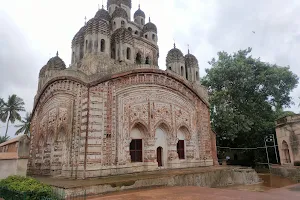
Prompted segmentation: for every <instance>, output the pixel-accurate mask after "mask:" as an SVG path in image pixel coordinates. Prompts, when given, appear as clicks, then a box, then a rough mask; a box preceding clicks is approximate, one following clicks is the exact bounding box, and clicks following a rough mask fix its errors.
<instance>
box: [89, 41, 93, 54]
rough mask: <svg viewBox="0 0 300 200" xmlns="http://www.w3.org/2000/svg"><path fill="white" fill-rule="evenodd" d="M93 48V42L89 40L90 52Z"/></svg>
mask: <svg viewBox="0 0 300 200" xmlns="http://www.w3.org/2000/svg"><path fill="white" fill-rule="evenodd" d="M92 48H93V42H92V41H90V42H89V53H91V52H92Z"/></svg>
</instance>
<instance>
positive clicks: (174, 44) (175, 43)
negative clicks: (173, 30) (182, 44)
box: [173, 39, 176, 49]
mask: <svg viewBox="0 0 300 200" xmlns="http://www.w3.org/2000/svg"><path fill="white" fill-rule="evenodd" d="M173 41H174V49H175V48H176V43H175V39H173Z"/></svg>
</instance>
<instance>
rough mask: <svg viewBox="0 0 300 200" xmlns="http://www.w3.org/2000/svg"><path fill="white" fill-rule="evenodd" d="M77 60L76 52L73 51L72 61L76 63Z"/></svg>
mask: <svg viewBox="0 0 300 200" xmlns="http://www.w3.org/2000/svg"><path fill="white" fill-rule="evenodd" d="M74 62H75V52H74V51H73V53H72V63H74Z"/></svg>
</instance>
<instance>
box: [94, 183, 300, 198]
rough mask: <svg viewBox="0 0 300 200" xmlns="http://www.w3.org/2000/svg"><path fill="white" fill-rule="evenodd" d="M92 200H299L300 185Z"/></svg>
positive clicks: (125, 194) (155, 191)
mask: <svg viewBox="0 0 300 200" xmlns="http://www.w3.org/2000/svg"><path fill="white" fill-rule="evenodd" d="M89 199H90V200H144V199H145V200H154V199H155V200H157V199H164V200H285V199H286V200H299V199H300V184H298V185H293V186H289V187H285V188H280V189H272V190H268V191H266V192H250V191H239V190H233V189H217V188H202V187H194V186H192V187H170V188H157V189H149V190H134V191H125V192H120V193H114V194H108V195H102V196H99V197H94V198H89Z"/></svg>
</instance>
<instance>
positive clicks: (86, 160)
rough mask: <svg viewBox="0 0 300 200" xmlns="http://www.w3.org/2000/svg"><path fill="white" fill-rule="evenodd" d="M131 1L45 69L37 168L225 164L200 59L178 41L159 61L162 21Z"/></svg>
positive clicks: (38, 99)
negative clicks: (220, 158)
mask: <svg viewBox="0 0 300 200" xmlns="http://www.w3.org/2000/svg"><path fill="white" fill-rule="evenodd" d="M131 8H132V5H131V0H108V2H107V9H104V7H103V6H102V9H99V10H98V11H97V13H96V14H95V17H94V18H92V19H90V20H89V21H87V22H86V23H85V24H84V26H83V27H82V28H80V30H79V31H78V33H76V34H75V36H74V38H73V40H72V55H71V56H72V59H71V60H72V61H71V64H70V66H69V67H68V68H67V67H66V65H65V63H64V61H63V60H62V59H61V58H60V57H59V55H58V53H57V55H56V56H55V57H53V58H51V59H50V60H49V61H48V63H47V64H46V65H45V66H44V67H42V69H41V70H40V74H39V83H38V91H37V94H36V96H35V101H34V108H33V114H32V123H31V143H30V156H29V162H28V174H29V175H50V176H63V177H68V178H78V179H81V178H91V177H101V176H108V175H117V174H125V173H134V172H142V171H153V170H160V169H170V168H188V167H201V166H212V165H214V164H217V155H216V141H215V133H213V132H212V131H211V127H210V112H209V103H208V94H207V89H206V88H205V87H203V86H202V85H201V84H200V78H199V66H198V61H197V59H196V57H195V56H194V55H192V54H190V52H188V53H187V54H186V55H183V53H182V52H181V51H180V50H179V49H177V48H176V46H175V44H174V47H173V48H172V49H171V50H170V51H169V52H168V55H167V58H166V68H167V69H166V70H160V69H159V67H158V57H159V48H158V45H157V42H158V35H157V32H158V31H157V27H156V25H155V24H154V23H152V22H151V20H150V19H149V21H148V22H146V16H145V13H144V12H143V11H142V10H141V8H140V6H139V8H138V10H137V11H136V12H135V13H134V15H133V20H131Z"/></svg>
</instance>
